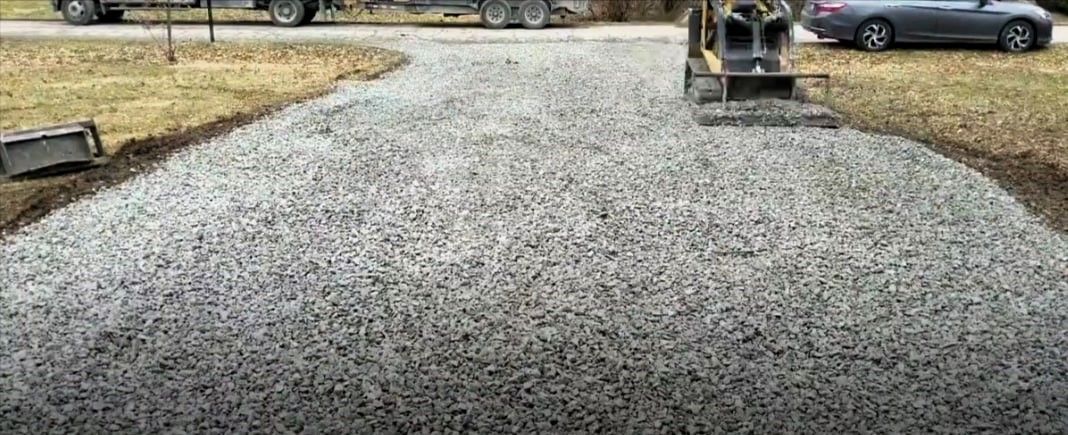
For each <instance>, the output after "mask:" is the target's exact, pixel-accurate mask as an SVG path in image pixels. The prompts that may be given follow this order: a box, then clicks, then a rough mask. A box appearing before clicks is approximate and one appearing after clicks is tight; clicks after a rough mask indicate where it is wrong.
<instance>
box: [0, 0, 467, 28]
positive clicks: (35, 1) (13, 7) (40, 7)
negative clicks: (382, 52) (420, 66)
mask: <svg viewBox="0 0 1068 435" xmlns="http://www.w3.org/2000/svg"><path fill="white" fill-rule="evenodd" d="M212 15H214V19H215V20H216V21H219V22H235V21H239V22H249V21H251V22H263V23H270V22H271V19H270V17H268V16H267V11H253V10H246V9H216V10H214V11H212ZM162 18H163V12H160V11H130V12H128V13H127V15H126V20H127V21H142V20H162ZM0 19H33V20H61V19H63V18H62V17H61V16H60V15H59V13H58V12H53V11H52V6H51V4H50V3H49V0H0ZM172 19H173V20H174V22H175V23H188V22H196V23H200V22H207V21H208V11H207V9H184V10H183V9H179V10H175V11H174V13H173V16H172ZM315 20H316V21H323V20H325V17H324V16H323V14H319V15H317V16H316V18H315ZM337 21H339V22H349V23H467V22H470V23H477V22H478V17H477V16H462V17H452V18H445V17H443V16H441V15H440V14H436V15H435V14H420V15H416V14H407V13H392V12H377V13H374V14H371V13H369V12H366V11H363V10H353V11H342V12H339V13H338V15H337Z"/></svg>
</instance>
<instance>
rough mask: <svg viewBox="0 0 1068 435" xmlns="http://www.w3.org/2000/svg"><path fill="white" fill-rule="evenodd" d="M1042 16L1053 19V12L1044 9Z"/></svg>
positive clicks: (1047, 19) (1049, 19)
mask: <svg viewBox="0 0 1068 435" xmlns="http://www.w3.org/2000/svg"><path fill="white" fill-rule="evenodd" d="M1042 18H1045V19H1046V21H1053V14H1051V13H1049V11H1042Z"/></svg>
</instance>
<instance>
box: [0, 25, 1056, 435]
mask: <svg viewBox="0 0 1068 435" xmlns="http://www.w3.org/2000/svg"><path fill="white" fill-rule="evenodd" d="M58 28H62V29H65V30H64V31H67V30H66V29H70V28H68V27H58ZM96 29H100V30H96ZM106 29H108V28H106V27H91V28H86V29H77V30H70V31H89V32H96V31H103V30H106ZM116 29H122V30H123V31H128V32H132V33H134V34H136V32H137V29H136V28H133V27H129V26H126V27H118V28H116ZM251 31H254V32H261V31H262V32H268V33H270V34H286V32H279V31H278V30H277V29H271V28H266V27H265V28H259V27H256V28H252V29H251ZM580 31H581V32H594V31H598V32H600V31H603V30H574V32H580ZM305 32H310V31H305ZM471 32H475V31H474V30H471ZM507 34H508V33H499V34H498V35H507ZM524 34H528V33H524ZM529 34H534V35H542V34H543V33H542V32H535V33H529ZM394 46H395V47H396V48H399V49H402V50H404V51H405V52H406V53H408V54H409V55H410V56H411V63H410V64H409V65H407V66H406V67H405V68H404V69H403V70H401V71H398V72H396V73H393V74H390V75H388V76H386V77H384V78H383V79H381V80H378V81H375V82H371V83H366V84H359V83H357V84H345V85H342V86H340V87H339V88H338V89H337V90H336V91H335V92H333V93H332V94H330V95H327V96H325V97H323V98H320V99H316V100H314V101H311V102H307V103H303V104H297V105H294V106H291V107H288V108H287V109H285V110H283V111H281V112H280V113H278V114H276V115H273V116H270V117H268V118H266V119H263V120H261V121H259V122H255V123H253V124H251V125H248V126H246V127H243V128H240V129H238V130H236V131H234V132H232V133H230V134H228V135H225V136H222V137H218V138H215V139H213V140H211V141H209V142H208V143H205V144H202V145H200V146H196V147H194V148H191V149H188V150H185V151H184V152H181V153H179V154H178V155H176V156H174V158H172V159H170V160H168V161H167V162H165V163H163V164H162V165H161V167H160V168H159V169H157V170H154V171H152V172H150V173H146V174H143V175H142V176H139V177H137V178H135V179H132V180H130V181H129V182H127V183H124V184H122V185H120V186H117V187H114V188H110V189H106V190H104V191H102V192H99V193H98V194H96V195H95V196H93V197H90V198H85V199H83V200H81V201H79V202H77V203H75V204H73V205H71V206H69V207H67V208H64V209H62V210H60V211H57V212H56V213H54V214H53V215H51V216H50V217H48V218H46V219H44V220H43V221H41V222H39V223H37V224H35V225H31V226H29V227H27V228H25V229H24V231H22V232H21V233H20V234H18V235H16V236H14V237H12V238H11V239H10V240H8V241H7V242H5V243H3V244H0V433H21V432H26V433H52V432H56V433H60V432H73V433H101V432H110V433H119V432H136V433H159V432H186V433H247V432H270V433H289V432H294V433H300V432H306V433H339V432H341V433H344V432H353V431H360V432H403V433H407V432H422V429H425V428H431V429H451V430H456V431H467V432H483V433H502V432H509V433H511V432H524V433H527V432H534V431H542V432H547V433H574V432H577V431H588V432H608V433H638V432H642V433H648V432H664V433H682V432H686V431H696V432H705V433H708V432H717V431H721V432H728V431H729V432H749V431H752V432H756V433H844V432H873V433H926V432H931V431H947V432H948V431H953V432H956V433H979V432H993V433H1008V432H1022V433H1051V434H1054V433H1058V434H1060V433H1063V430H1064V428H1065V422H1066V421H1068V397H1066V396H1065V394H1064V392H1065V391H1066V389H1068V358H1065V351H1066V348H1065V343H1066V336H1065V331H1068V280H1066V279H1065V271H1068V240H1066V239H1065V238H1064V237H1061V236H1060V235H1058V234H1056V233H1054V232H1052V231H1050V230H1049V229H1048V228H1046V227H1045V226H1044V224H1043V223H1042V221H1041V220H1040V219H1038V218H1036V217H1035V216H1033V215H1031V214H1030V213H1029V212H1028V211H1027V210H1026V209H1025V208H1024V207H1023V206H1021V205H1020V204H1019V203H1017V202H1016V201H1015V200H1014V199H1013V198H1012V197H1011V196H1010V195H1009V194H1008V193H1006V192H1005V191H1004V190H1002V189H1001V188H999V187H998V186H997V185H996V184H995V183H993V182H991V181H990V180H988V179H986V178H984V177H983V176H982V175H980V174H978V173H977V172H975V171H972V170H970V169H968V168H966V167H964V166H962V165H959V164H957V163H955V162H952V161H949V160H947V159H945V158H943V157H941V156H939V155H938V154H936V153H933V152H930V151H929V150H927V149H926V148H925V147H924V146H923V145H921V144H917V143H914V142H910V141H907V140H902V139H898V138H893V137H888V136H878V135H869V134H865V133H861V132H858V131H854V130H848V129H847V130H839V131H827V130H819V129H776V128H770V129H763V128H760V129H738V128H704V127H697V126H695V125H694V124H693V122H692V119H691V113H690V111H691V110H692V108H691V107H690V105H689V104H688V103H686V102H685V101H683V100H682V99H681V98H680V93H681V90H680V89H679V86H680V83H679V80H678V73H679V72H678V70H677V66H678V65H680V64H681V63H682V58H681V56H683V55H684V53H683V51H682V50H679V49H678V48H677V46H676V45H673V44H667V43H653V42H640V43H635V42H628V43H626V44H619V43H590V42H575V43H569V44H559V43H550V44H536V43H532V44H482V45H477V46H472V45H463V46H459V45H456V44H441V43H431V42H418V43H411V42H403V43H397V44H395V45H394ZM427 432H429V431H427Z"/></svg>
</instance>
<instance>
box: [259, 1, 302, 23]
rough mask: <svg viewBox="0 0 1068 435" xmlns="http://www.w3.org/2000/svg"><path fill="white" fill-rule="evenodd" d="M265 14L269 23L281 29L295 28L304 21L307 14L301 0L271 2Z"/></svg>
mask: <svg viewBox="0 0 1068 435" xmlns="http://www.w3.org/2000/svg"><path fill="white" fill-rule="evenodd" d="M267 12H268V13H269V14H270V15H271V22H272V23H274V25H276V26H281V27H297V26H299V25H301V23H302V22H303V21H304V15H305V13H306V12H307V11H306V10H305V8H304V3H303V2H301V0H271V4H270V6H268V7H267Z"/></svg>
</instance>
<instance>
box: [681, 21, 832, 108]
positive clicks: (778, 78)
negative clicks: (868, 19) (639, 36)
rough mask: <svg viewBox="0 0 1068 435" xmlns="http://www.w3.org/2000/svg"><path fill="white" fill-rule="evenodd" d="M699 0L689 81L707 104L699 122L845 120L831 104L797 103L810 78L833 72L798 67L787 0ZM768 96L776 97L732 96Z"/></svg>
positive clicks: (692, 92) (688, 90)
mask: <svg viewBox="0 0 1068 435" xmlns="http://www.w3.org/2000/svg"><path fill="white" fill-rule="evenodd" d="M698 1H699V3H700V7H699V8H693V9H691V10H690V21H689V47H688V50H689V53H688V56H687V59H686V66H685V76H684V82H683V89H684V92H685V95H686V97H687V98H689V99H690V100H691V101H693V102H695V103H696V104H698V105H699V107H698V109H696V110H695V119H696V120H697V122H698V123H699V124H702V125H743V126H744V125H754V126H757V125H763V126H777V125H783V126H804V125H811V126H819V127H837V126H838V117H837V116H835V115H834V113H833V112H831V111H830V110H827V109H825V108H822V107H818V106H816V107H813V106H814V105H811V104H807V103H800V104H797V103H794V102H797V101H799V100H801V99H802V95H801V90H800V89H801V88H800V81H801V80H802V79H818V80H824V81H826V80H829V79H830V75H829V74H824V73H801V72H797V71H795V70H794V66H793V60H792V57H793V55H792V53H793V46H794V35H793V21H792V15H791V11H790V7H789V5H787V4H786V2H785V1H783V0H748V1H746V0H698ZM765 100H768V101H772V102H763V103H760V104H728V103H730V102H737V103H741V102H750V101H765ZM705 106H708V107H705ZM772 109H774V110H773V111H774V113H769V114H768V116H759V115H761V114H762V112H761V111H762V110H772ZM732 111H740V112H741V113H737V114H732V113H731V112H732ZM790 111H796V112H797V113H789V112H790Z"/></svg>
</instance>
